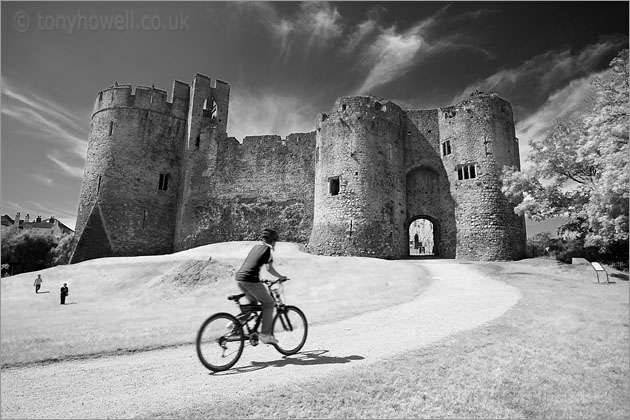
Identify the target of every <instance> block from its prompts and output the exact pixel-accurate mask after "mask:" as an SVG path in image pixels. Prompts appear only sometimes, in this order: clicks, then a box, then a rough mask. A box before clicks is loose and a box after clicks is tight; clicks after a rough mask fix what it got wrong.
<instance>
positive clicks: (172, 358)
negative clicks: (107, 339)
mask: <svg viewBox="0 0 630 420" xmlns="http://www.w3.org/2000/svg"><path fill="white" fill-rule="evenodd" d="M406 263H410V264H418V265H421V266H423V267H425V268H426V269H427V270H428V272H430V273H431V275H432V276H433V278H434V279H435V280H434V282H433V284H432V285H431V287H430V288H429V290H427V291H426V292H425V293H424V294H422V295H421V296H419V297H418V298H417V299H415V300H414V301H411V302H408V303H405V304H401V305H397V306H395V307H390V308H385V309H383V310H381V311H376V312H369V313H366V314H363V315H360V316H357V317H354V318H350V319H346V320H343V321H339V322H335V323H330V324H323V325H316V326H314V327H312V328H311V329H310V331H309V337H308V340H307V342H306V345H305V346H304V348H303V349H302V352H301V353H300V354H298V355H294V356H290V357H287V358H283V357H282V355H281V354H280V353H278V352H277V351H276V350H275V349H274V348H273V347H271V346H265V345H260V346H258V347H255V348H252V347H250V346H246V347H245V351H244V352H243V356H242V358H241V359H240V361H239V362H238V363H237V365H236V366H235V369H234V370H232V371H228V372H224V373H222V374H209V371H207V370H206V369H205V368H204V367H203V366H202V365H201V363H200V362H199V361H198V359H197V356H196V353H195V349H194V346H185V347H180V348H175V349H167V350H158V351H150V352H143V353H138V354H134V355H126V356H116V357H103V358H98V359H87V360H78V361H68V362H62V363H56V364H51V365H45V366H33V367H24V368H12V369H6V370H3V371H2V375H1V385H2V387H1V396H2V397H1V399H0V403H1V406H2V413H1V415H2V418H130V417H136V416H137V417H150V416H151V413H169V412H171V413H177V411H178V409H181V408H183V407H195V406H198V405H200V404H201V403H206V402H208V401H212V400H221V399H224V398H226V396H227V395H233V396H235V397H236V396H239V397H242V396H243V393H244V392H255V391H258V390H261V389H263V388H269V387H270V386H273V385H277V384H286V383H288V382H300V381H304V380H312V379H315V378H318V377H323V376H326V375H329V374H331V373H338V372H341V371H343V370H344V369H352V368H354V367H356V366H360V365H365V364H367V363H374V362H376V361H378V360H381V359H384V358H391V357H392V356H393V355H395V354H397V353H402V352H405V351H409V350H412V349H417V348H420V347H423V346H427V345H429V344H431V343H434V342H435V341H437V340H440V339H442V338H444V337H447V336H449V335H451V334H454V333H457V332H460V331H464V330H469V329H472V328H475V327H478V326H480V325H483V324H485V323H487V322H489V321H491V320H493V319H495V318H497V317H499V316H501V315H503V314H504V313H505V312H506V311H508V310H509V309H510V308H511V307H512V306H513V305H514V304H516V302H517V301H518V300H519V298H520V293H519V291H518V289H516V288H514V287H511V286H508V285H505V284H503V283H500V282H497V281H494V280H491V279H489V278H486V277H484V276H482V275H480V274H479V273H477V272H476V271H474V270H473V269H471V268H470V267H469V266H467V265H465V264H461V263H457V262H454V261H453V260H423V261H417V260H416V261H407V262H406ZM296 303H297V305H298V306H299V302H296ZM306 316H307V318H308V314H306ZM244 384H247V386H244Z"/></svg>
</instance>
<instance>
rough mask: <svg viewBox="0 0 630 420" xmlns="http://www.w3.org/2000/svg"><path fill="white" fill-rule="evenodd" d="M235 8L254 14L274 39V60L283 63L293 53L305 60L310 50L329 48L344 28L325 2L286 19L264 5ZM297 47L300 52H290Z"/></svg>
mask: <svg viewBox="0 0 630 420" xmlns="http://www.w3.org/2000/svg"><path fill="white" fill-rule="evenodd" d="M235 8H236V9H238V10H240V11H241V12H243V11H245V12H248V13H255V14H256V15H257V16H258V20H259V21H260V22H262V23H263V24H264V25H265V27H266V28H267V29H268V30H269V32H270V33H271V34H272V36H273V37H274V38H275V40H276V43H277V45H278V58H279V59H280V60H282V61H283V62H286V61H287V60H288V56H289V55H290V53H291V52H292V51H293V50H298V51H300V52H301V53H302V54H303V56H304V57H307V56H308V55H309V54H311V52H312V51H313V50H322V49H325V48H327V47H330V46H331V45H332V42H333V41H335V40H337V39H338V38H339V37H341V36H342V34H343V29H344V24H343V19H342V17H341V14H340V13H339V11H338V10H337V8H336V7H334V6H333V5H331V4H330V3H327V2H304V3H301V4H300V6H299V8H298V10H297V11H296V12H295V13H294V14H293V15H289V16H280V14H279V13H278V11H277V10H276V8H275V7H274V6H273V5H272V4H270V3H266V2H260V3H259V2H246V3H243V4H241V3H240V2H239V3H237V4H236V5H235ZM295 44H297V45H299V47H300V48H293V46H294V45H295Z"/></svg>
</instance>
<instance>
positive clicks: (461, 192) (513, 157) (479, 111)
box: [438, 94, 526, 260]
mask: <svg viewBox="0 0 630 420" xmlns="http://www.w3.org/2000/svg"><path fill="white" fill-rule="evenodd" d="M438 118H439V132H440V143H441V145H440V148H441V150H442V154H443V161H444V167H445V169H446V173H447V174H448V178H449V183H450V186H451V188H450V193H451V195H452V197H453V199H454V200H455V203H456V207H455V219H456V224H457V255H456V258H461V259H471V260H512V259H518V258H523V257H524V256H525V251H526V250H525V246H526V244H525V221H524V218H523V217H521V216H517V215H516V214H515V213H514V211H513V209H514V207H513V206H512V205H511V204H510V203H509V202H508V201H507V199H506V198H505V196H504V195H503V193H502V192H501V186H502V182H501V171H502V169H503V167H504V166H516V167H518V168H519V169H520V156H519V149H518V140H517V139H516V136H515V131H514V116H513V114H512V106H511V104H510V103H509V102H508V101H506V100H504V99H502V98H500V97H499V96H497V95H496V94H478V95H475V96H472V97H471V98H469V99H467V100H465V101H463V102H461V103H459V104H457V105H454V106H451V107H447V108H442V109H440V110H439V115H438Z"/></svg>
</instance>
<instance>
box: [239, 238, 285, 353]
mask: <svg viewBox="0 0 630 420" xmlns="http://www.w3.org/2000/svg"><path fill="white" fill-rule="evenodd" d="M278 239H279V236H278V233H277V232H276V231H275V230H273V229H265V230H263V232H262V235H261V240H262V243H260V244H257V245H255V246H254V247H253V248H252V249H251V250H250V251H249V254H248V255H247V258H245V261H244V262H243V265H242V266H241V268H239V270H238V271H237V272H236V275H235V277H236V282H237V284H238V287H239V289H241V291H242V292H243V293H245V297H246V298H247V299H248V300H249V301H250V303H256V302H260V304H261V306H262V326H261V333H260V336H259V338H260V341H262V342H263V343H265V344H278V340H276V338H275V337H274V336H273V332H272V331H271V329H272V325H271V323H272V320H273V308H274V300H273V298H272V297H271V295H270V294H269V292H268V291H267V288H266V287H265V285H264V284H263V283H261V281H260V268H261V267H262V266H263V265H266V268H267V271H268V272H269V274H271V275H273V276H275V277H277V278H278V279H280V280H284V279H286V276H283V275H281V274H280V273H278V272H277V271H276V269H275V268H274V267H273V256H272V253H271V251H273V250H274V246H275V245H276V242H277V241H278Z"/></svg>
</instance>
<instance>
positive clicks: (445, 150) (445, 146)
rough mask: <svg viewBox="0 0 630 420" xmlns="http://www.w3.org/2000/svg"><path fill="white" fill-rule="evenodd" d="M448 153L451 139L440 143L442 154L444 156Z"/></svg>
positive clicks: (449, 152)
mask: <svg viewBox="0 0 630 420" xmlns="http://www.w3.org/2000/svg"><path fill="white" fill-rule="evenodd" d="M450 154H451V141H450V140H446V141H445V142H444V143H442V156H446V155H450Z"/></svg>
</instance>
